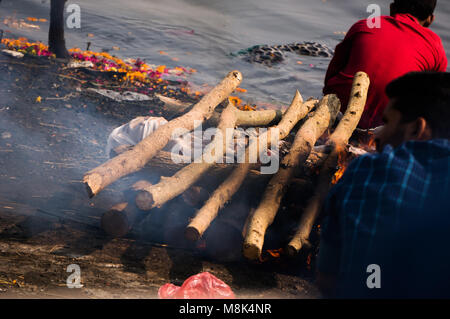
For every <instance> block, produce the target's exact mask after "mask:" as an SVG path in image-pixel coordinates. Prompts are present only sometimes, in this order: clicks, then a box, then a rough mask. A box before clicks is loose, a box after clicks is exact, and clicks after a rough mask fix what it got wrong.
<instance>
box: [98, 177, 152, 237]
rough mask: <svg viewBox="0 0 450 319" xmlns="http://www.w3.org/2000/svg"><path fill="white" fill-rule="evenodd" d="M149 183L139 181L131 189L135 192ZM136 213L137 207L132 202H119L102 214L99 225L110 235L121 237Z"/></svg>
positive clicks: (131, 223)
mask: <svg viewBox="0 0 450 319" xmlns="http://www.w3.org/2000/svg"><path fill="white" fill-rule="evenodd" d="M149 185H150V183H149V182H147V181H139V182H137V183H135V184H134V185H133V187H132V190H133V191H134V192H137V191H139V190H140V189H143V188H144V187H148V186H149ZM137 215H138V209H137V207H136V205H135V204H134V203H128V202H123V203H119V204H117V205H114V206H113V207H112V208H111V209H110V210H109V211H107V212H106V213H104V214H103V216H102V219H101V227H102V229H103V230H104V231H105V232H106V233H107V234H108V235H110V236H112V237H123V236H125V235H126V234H127V233H128V232H129V231H130V230H131V228H132V226H133V224H134V222H135V221H136V217H137Z"/></svg>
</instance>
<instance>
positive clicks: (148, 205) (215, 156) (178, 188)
mask: <svg viewBox="0 0 450 319" xmlns="http://www.w3.org/2000/svg"><path fill="white" fill-rule="evenodd" d="M235 110H236V109H235V107H234V106H233V105H232V104H231V103H228V106H227V107H226V109H225V110H224V111H223V112H222V116H221V119H220V123H219V127H218V129H219V131H220V132H221V133H222V136H223V137H225V138H221V139H218V138H214V140H213V141H212V142H211V143H210V144H209V145H208V146H207V148H206V150H205V152H204V154H203V162H201V163H192V164H190V165H188V166H186V167H184V168H182V169H181V170H180V171H178V172H177V173H176V174H175V175H173V176H172V177H164V176H162V177H161V181H160V182H159V183H158V184H157V185H152V186H150V187H146V188H145V189H143V190H142V191H140V192H139V194H138V195H137V196H136V204H137V206H138V207H139V208H140V209H142V210H151V209H152V208H154V207H161V206H162V205H163V204H164V203H166V202H167V201H169V200H171V199H173V198H175V197H176V196H178V195H180V194H182V193H183V192H184V191H186V190H187V189H188V188H189V187H191V186H192V185H193V184H194V183H195V182H196V181H197V180H198V179H199V178H200V177H201V176H202V175H203V174H205V173H206V172H207V171H208V170H209V169H210V168H211V167H212V166H214V164H215V163H216V162H217V161H218V160H219V159H220V158H222V157H223V156H224V154H225V152H226V149H227V146H228V145H229V143H230V142H231V139H232V138H233V136H232V134H227V129H230V128H231V129H234V127H235V125H236V115H235V114H236V112H235ZM219 150H221V152H219ZM207 154H211V155H212V158H210V159H209V160H208V161H205V157H206V156H208V157H209V155H207Z"/></svg>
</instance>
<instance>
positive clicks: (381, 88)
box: [323, 14, 447, 128]
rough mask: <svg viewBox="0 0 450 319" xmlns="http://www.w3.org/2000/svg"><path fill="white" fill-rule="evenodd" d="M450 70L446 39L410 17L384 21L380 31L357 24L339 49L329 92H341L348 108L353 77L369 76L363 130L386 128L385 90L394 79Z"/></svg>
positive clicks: (330, 70)
mask: <svg viewBox="0 0 450 319" xmlns="http://www.w3.org/2000/svg"><path fill="white" fill-rule="evenodd" d="M446 70H447V57H446V55H445V51H444V47H443V46H442V41H441V39H440V38H439V36H438V35H436V34H435V33H434V32H433V31H431V30H430V29H429V28H425V27H423V26H422V25H420V24H419V22H418V20H417V19H416V18H414V17H413V16H412V15H410V14H397V15H395V16H394V17H391V16H383V17H381V27H380V28H369V26H368V25H367V20H361V21H359V22H357V23H356V24H355V25H353V27H352V28H351V29H350V30H349V32H348V33H347V35H346V37H345V39H344V41H343V42H341V43H340V44H339V45H338V46H337V47H336V52H335V55H334V58H333V60H332V61H331V63H330V66H329V67H328V71H327V75H326V77H325V88H324V90H323V92H324V94H331V93H334V94H336V95H337V96H338V97H339V98H340V100H341V102H342V111H345V109H346V108H347V104H348V100H349V96H350V91H351V86H352V83H353V77H354V75H355V74H356V73H357V72H358V71H364V72H366V73H367V74H368V75H369V77H370V88H369V94H368V97H367V104H366V108H365V110H364V113H363V115H362V118H361V121H360V123H359V127H360V128H373V127H376V126H379V125H382V124H383V122H382V114H383V110H384V108H385V107H386V105H387V103H388V97H387V96H386V93H385V89H386V86H387V84H389V82H391V81H392V80H394V79H396V78H398V77H400V76H402V75H405V74H406V73H408V72H413V71H438V72H445V71H446Z"/></svg>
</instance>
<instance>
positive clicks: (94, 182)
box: [83, 174, 102, 198]
mask: <svg viewBox="0 0 450 319" xmlns="http://www.w3.org/2000/svg"><path fill="white" fill-rule="evenodd" d="M83 183H84V185H85V186H86V191H87V193H88V196H89V198H92V197H94V196H95V195H97V193H98V192H99V190H100V187H101V186H100V185H101V184H102V177H101V176H100V175H99V174H88V175H85V176H84V178H83Z"/></svg>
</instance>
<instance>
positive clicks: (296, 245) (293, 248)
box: [285, 239, 313, 257]
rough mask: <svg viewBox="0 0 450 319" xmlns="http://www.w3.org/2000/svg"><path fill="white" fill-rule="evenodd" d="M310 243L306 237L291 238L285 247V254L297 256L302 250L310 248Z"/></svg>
mask: <svg viewBox="0 0 450 319" xmlns="http://www.w3.org/2000/svg"><path fill="white" fill-rule="evenodd" d="M312 247H313V246H312V244H311V242H310V241H309V240H307V239H302V240H292V241H291V242H290V243H289V244H288V245H287V246H286V249H285V252H286V255H288V256H289V257H295V256H297V255H298V254H299V253H300V252H301V251H302V250H308V249H312Z"/></svg>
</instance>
